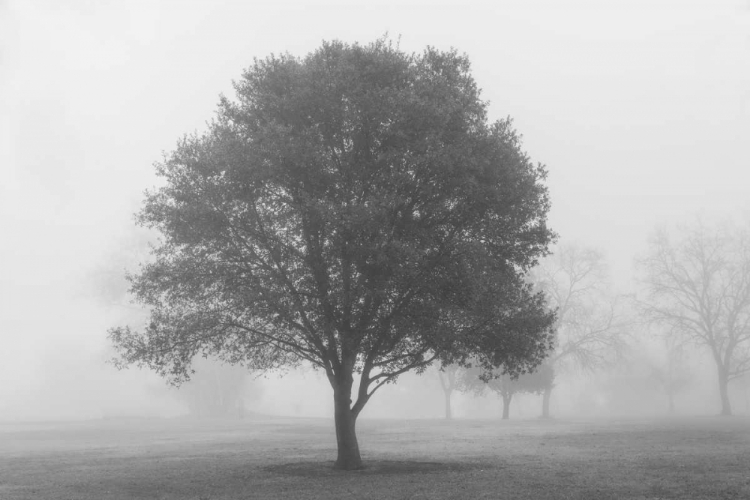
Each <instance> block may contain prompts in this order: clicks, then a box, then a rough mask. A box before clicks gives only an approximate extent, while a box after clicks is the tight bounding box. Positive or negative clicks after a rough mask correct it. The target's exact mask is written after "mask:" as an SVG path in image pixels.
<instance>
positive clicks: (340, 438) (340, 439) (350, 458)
mask: <svg viewBox="0 0 750 500" xmlns="http://www.w3.org/2000/svg"><path fill="white" fill-rule="evenodd" d="M342 385H345V384H342ZM351 393H352V389H351V385H349V386H348V387H339V388H337V389H334V391H333V401H334V410H335V411H334V418H335V424H336V443H337V445H338V456H337V458H336V468H338V469H344V470H356V469H361V468H362V457H360V455H359V444H358V443H357V433H356V429H355V425H356V423H357V415H355V414H354V412H352V410H351Z"/></svg>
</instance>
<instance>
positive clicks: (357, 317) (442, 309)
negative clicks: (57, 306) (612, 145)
mask: <svg viewBox="0 0 750 500" xmlns="http://www.w3.org/2000/svg"><path fill="white" fill-rule="evenodd" d="M235 88H236V91H237V94H238V101H237V102H231V101H230V100H228V99H226V98H222V99H221V103H220V106H219V110H218V115H217V118H216V120H215V121H214V122H213V123H211V124H210V125H209V130H208V132H207V133H205V134H204V135H201V136H191V137H186V138H185V139H184V140H182V141H181V142H180V144H179V146H178V148H177V150H176V151H174V152H173V153H172V154H171V155H169V156H168V157H166V159H165V160H164V161H163V162H162V163H160V164H158V165H157V173H158V174H159V176H161V177H162V178H163V180H164V185H163V187H160V188H158V189H155V190H153V191H150V192H149V193H147V196H146V201H145V204H144V206H143V209H142V211H141V212H140V214H139V215H138V221H139V223H140V224H141V225H143V226H146V227H150V228H154V229H156V230H158V231H159V232H160V233H161V241H160V244H159V246H158V247H157V248H156V249H155V250H154V251H153V257H154V259H155V260H154V261H153V262H151V263H148V264H146V265H145V266H144V267H142V269H141V271H140V272H139V273H137V274H135V275H132V276H131V277H130V280H131V285H132V292H133V293H134V295H135V297H136V299H137V300H138V301H140V302H141V303H142V304H143V305H145V306H147V307H149V308H150V309H151V313H150V321H149V322H148V326H147V328H145V329H144V330H141V331H134V330H131V329H130V328H129V327H120V328H113V329H111V330H110V331H109V335H110V338H111V340H112V342H113V343H114V345H115V346H116V347H117V348H118V349H119V354H120V358H119V359H118V362H119V364H120V366H126V365H129V364H132V363H135V364H138V365H145V366H148V367H150V368H152V369H154V370H156V371H157V372H158V373H160V374H162V375H163V376H165V377H168V378H169V379H170V380H172V381H173V382H175V383H179V382H180V381H183V380H185V379H186V378H188V375H189V367H190V361H191V360H192V359H193V357H194V356H195V355H196V354H198V353H206V354H210V355H215V356H217V357H219V358H220V359H222V360H224V361H226V362H230V363H240V364H245V365H247V366H249V367H251V368H254V369H260V370H269V369H275V368H278V367H282V366H290V365H296V364H299V363H301V362H303V361H307V362H309V363H311V364H312V365H313V366H315V367H317V368H319V369H321V370H324V371H325V373H326V375H327V377H328V380H329V382H330V384H331V387H332V389H333V396H334V397H333V399H334V409H335V411H334V415H335V427H336V438H337V443H338V457H337V460H336V466H337V467H340V468H344V469H357V468H360V467H361V465H362V462H361V458H360V452H359V445H358V442H357V437H356V432H355V423H356V419H357V417H358V415H359V414H360V412H361V411H362V409H363V408H364V407H365V404H366V403H367V402H368V401H369V399H370V398H371V397H372V396H373V394H374V393H375V391H377V390H378V388H380V387H382V386H383V385H384V384H387V383H389V382H394V381H395V380H396V378H397V377H398V376H399V375H401V374H403V373H406V372H407V371H409V370H415V371H417V372H421V371H423V370H425V369H426V367H428V366H429V365H430V364H431V363H432V362H433V361H435V360H441V362H443V363H445V364H449V363H451V362H456V363H459V364H460V363H462V362H465V360H466V359H468V358H469V357H471V358H472V359H476V360H478V361H477V362H478V363H479V364H480V365H481V366H482V367H483V368H485V369H487V370H490V369H493V368H494V367H497V366H501V365H502V366H505V367H506V368H507V369H508V370H509V371H510V372H511V373H521V372H524V371H528V370H531V369H533V368H534V367H535V366H536V365H538V364H539V363H540V362H541V360H542V359H543V358H544V356H545V355H546V352H547V350H548V349H549V346H550V343H551V339H552V329H553V323H554V313H553V312H550V311H549V310H548V309H547V307H546V303H545V300H544V297H543V295H542V294H537V293H534V292H533V289H532V288H531V287H530V286H529V285H528V284H527V283H526V273H527V271H528V270H529V269H530V268H531V267H533V266H534V265H535V264H536V262H537V259H538V258H539V257H541V256H543V255H544V254H545V253H546V251H547V246H548V244H549V243H550V242H551V241H552V239H553V238H554V235H553V233H552V232H551V231H550V230H549V229H548V228H547V226H546V215H547V211H548V209H549V200H548V193H547V189H546V187H545V186H544V184H543V180H544V178H545V175H546V172H545V169H544V167H543V166H541V165H535V164H533V163H532V162H531V161H530V160H529V158H528V156H527V155H526V154H525V153H524V152H523V151H522V150H521V145H520V140H519V137H518V135H517V134H516V132H515V131H514V130H513V128H512V125H511V122H510V121H509V120H503V121H499V122H495V123H488V121H487V103H485V102H483V101H482V100H480V98H479V90H478V89H477V86H476V84H475V82H474V80H473V78H472V77H471V74H470V67H469V60H468V58H467V57H465V56H462V55H459V54H457V53H456V52H455V51H450V52H441V51H438V50H436V49H432V48H428V49H427V50H425V51H424V52H423V53H422V54H406V53H404V52H401V51H400V50H398V48H394V47H393V46H392V45H391V44H390V43H389V42H388V41H386V40H379V41H377V42H375V43H372V44H369V45H366V46H360V45H356V44H355V45H346V44H343V43H340V42H333V43H324V44H323V46H322V47H321V48H319V49H318V50H316V51H315V52H314V53H311V54H309V55H308V56H307V57H305V58H304V59H299V58H296V57H292V56H290V55H282V56H278V57H276V56H271V57H268V58H266V59H264V60H257V61H256V62H255V64H254V65H253V66H252V67H251V68H250V69H248V70H247V71H246V72H245V73H244V75H243V77H242V79H241V80H240V81H239V82H237V83H236V84H235ZM355 375H356V377H357V379H358V380H357V383H356V384H355ZM353 396H354V397H355V398H356V399H355V400H354V401H353V400H352V397H353Z"/></svg>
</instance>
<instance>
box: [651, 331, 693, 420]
mask: <svg viewBox="0 0 750 500" xmlns="http://www.w3.org/2000/svg"><path fill="white" fill-rule="evenodd" d="M664 343H665V348H666V349H665V357H664V360H663V361H662V363H661V364H659V365H652V366H651V378H652V379H653V380H654V381H655V382H656V384H657V385H658V386H659V388H660V389H661V391H662V392H663V393H664V394H665V395H666V396H667V402H668V409H669V413H674V411H675V405H674V400H675V397H676V396H677V395H678V394H679V393H680V392H683V391H684V390H685V389H686V388H687V387H688V386H689V385H690V383H691V381H692V376H691V371H690V366H689V360H688V357H687V353H686V349H685V347H686V346H685V343H684V341H683V339H682V338H680V337H679V336H675V335H665V336H664Z"/></svg>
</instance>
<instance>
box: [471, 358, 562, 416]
mask: <svg viewBox="0 0 750 500" xmlns="http://www.w3.org/2000/svg"><path fill="white" fill-rule="evenodd" d="M459 375H460V379H459V382H458V387H459V388H460V390H462V391H464V392H473V393H475V394H482V393H484V392H486V391H487V390H489V391H492V392H494V393H496V394H498V395H499V396H500V397H501V398H502V400H503V417H502V418H503V420H507V419H508V418H510V403H511V401H512V400H513V396H514V395H515V394H518V393H524V392H525V393H531V394H542V393H544V392H546V391H548V390H551V386H552V384H553V383H554V371H553V370H552V368H551V367H550V366H549V365H546V364H541V365H539V366H538V367H537V368H536V369H535V370H534V371H532V372H529V373H524V374H522V375H519V376H517V377H516V376H513V375H510V374H508V373H503V372H502V371H495V372H494V373H487V372H484V371H482V370H477V369H468V370H462V371H461V372H460V374H459Z"/></svg>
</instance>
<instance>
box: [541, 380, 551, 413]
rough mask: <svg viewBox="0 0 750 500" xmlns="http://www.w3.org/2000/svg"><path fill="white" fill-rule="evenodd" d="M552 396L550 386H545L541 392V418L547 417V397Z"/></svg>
mask: <svg viewBox="0 0 750 500" xmlns="http://www.w3.org/2000/svg"><path fill="white" fill-rule="evenodd" d="M551 396H552V387H547V388H546V389H544V392H543V393H542V418H549V399H550V397H551Z"/></svg>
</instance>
